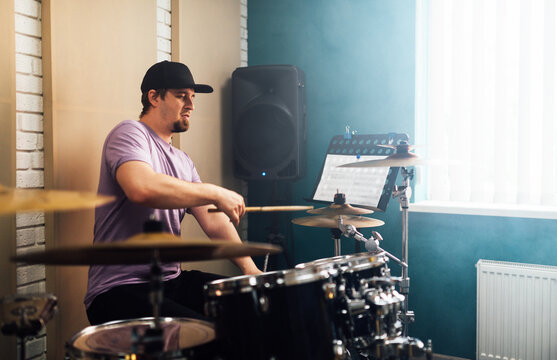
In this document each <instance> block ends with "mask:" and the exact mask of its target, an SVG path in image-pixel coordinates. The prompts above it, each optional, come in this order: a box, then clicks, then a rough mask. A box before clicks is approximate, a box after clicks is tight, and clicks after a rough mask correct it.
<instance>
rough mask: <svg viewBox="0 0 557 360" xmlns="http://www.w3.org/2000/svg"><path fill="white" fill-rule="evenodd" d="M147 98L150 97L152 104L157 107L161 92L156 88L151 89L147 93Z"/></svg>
mask: <svg viewBox="0 0 557 360" xmlns="http://www.w3.org/2000/svg"><path fill="white" fill-rule="evenodd" d="M147 98H148V99H149V102H150V103H151V106H153V107H157V105H158V102H159V99H160V94H159V93H158V92H157V91H156V90H153V89H151V90H149V92H148V93H147Z"/></svg>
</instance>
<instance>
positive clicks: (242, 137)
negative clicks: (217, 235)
mask: <svg viewBox="0 0 557 360" xmlns="http://www.w3.org/2000/svg"><path fill="white" fill-rule="evenodd" d="M232 100H233V102H232V115H233V125H234V174H235V175H236V176H237V177H238V178H240V179H244V180H280V179H298V178H301V177H302V176H304V173H305V148H306V92H305V74H304V72H303V71H302V70H301V69H300V68H298V67H296V66H293V65H262V66H248V67H242V68H237V69H236V70H235V71H234V72H233V73H232Z"/></svg>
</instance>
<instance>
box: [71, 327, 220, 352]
mask: <svg viewBox="0 0 557 360" xmlns="http://www.w3.org/2000/svg"><path fill="white" fill-rule="evenodd" d="M152 324H153V318H141V319H132V320H119V321H112V322H109V323H106V324H102V325H96V326H89V327H87V328H85V329H84V330H82V331H80V332H78V333H77V334H75V335H74V336H73V337H72V338H71V339H70V340H69V341H68V342H67V343H66V359H67V360H99V359H100V360H116V359H118V360H120V359H122V360H129V359H138V360H139V359H160V360H168V359H180V360H192V359H194V360H197V359H212V358H213V357H212V356H213V352H214V350H215V349H214V347H213V346H212V342H213V340H215V330H214V326H213V325H212V324H211V323H209V322H206V321H201V320H194V319H185V318H162V319H160V324H161V329H162V330H163V335H162V341H163V350H162V351H161V352H157V353H156V354H153V353H148V352H145V350H144V346H143V344H144V343H143V342H142V341H141V339H143V338H144V335H145V331H146V330H147V329H150V328H152Z"/></svg>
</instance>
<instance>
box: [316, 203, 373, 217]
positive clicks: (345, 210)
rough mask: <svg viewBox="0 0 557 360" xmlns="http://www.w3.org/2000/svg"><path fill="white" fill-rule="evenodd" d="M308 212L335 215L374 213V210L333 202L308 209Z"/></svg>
mask: <svg viewBox="0 0 557 360" xmlns="http://www.w3.org/2000/svg"><path fill="white" fill-rule="evenodd" d="M307 212H308V213H310V214H318V215H327V216H335V215H364V214H371V213H373V210H369V209H362V208H358V207H353V206H351V205H350V204H331V205H329V206H327V207H323V208H317V209H313V210H308V211H307Z"/></svg>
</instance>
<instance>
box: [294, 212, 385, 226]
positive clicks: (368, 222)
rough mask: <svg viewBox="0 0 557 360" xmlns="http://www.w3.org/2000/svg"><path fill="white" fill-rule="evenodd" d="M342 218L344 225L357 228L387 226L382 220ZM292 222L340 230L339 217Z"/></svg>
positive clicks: (309, 218) (304, 218) (345, 216)
mask: <svg viewBox="0 0 557 360" xmlns="http://www.w3.org/2000/svg"><path fill="white" fill-rule="evenodd" d="M341 216H342V223H343V224H346V225H354V226H355V227H357V228H368V227H376V226H381V225H384V224H385V223H384V222H383V221H381V220H377V219H373V218H368V217H363V216H353V215H341ZM292 222H293V223H294V224H298V225H302V226H311V227H321V228H329V229H334V228H338V216H334V217H333V216H325V215H316V216H305V217H300V218H296V219H293V220H292Z"/></svg>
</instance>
